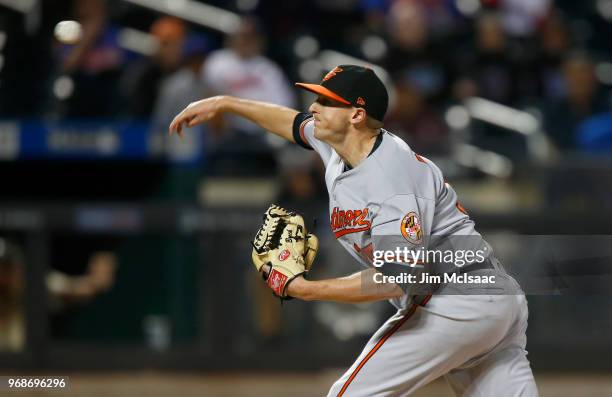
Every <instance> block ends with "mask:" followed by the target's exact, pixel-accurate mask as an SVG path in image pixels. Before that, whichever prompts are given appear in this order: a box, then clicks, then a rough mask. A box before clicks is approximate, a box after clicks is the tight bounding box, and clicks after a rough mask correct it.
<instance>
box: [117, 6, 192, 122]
mask: <svg viewBox="0 0 612 397" xmlns="http://www.w3.org/2000/svg"><path fill="white" fill-rule="evenodd" d="M151 34H152V35H153V36H154V37H155V38H156V39H157V42H158V47H157V51H156V52H155V54H154V55H153V56H151V57H147V58H143V59H141V60H139V61H137V62H136V63H135V64H133V65H132V66H130V67H129V68H128V69H127V71H126V73H125V74H124V76H123V78H122V81H121V87H122V90H123V95H124V97H125V98H126V101H127V113H128V115H129V116H130V117H134V118H149V117H150V116H151V115H152V113H153V108H154V106H155V101H156V100H157V98H158V95H159V90H160V86H161V84H162V81H163V80H164V78H165V77H167V76H169V75H170V74H172V73H174V72H175V71H176V70H177V69H178V68H179V67H180V66H181V62H182V55H183V48H184V42H185V37H186V34H187V27H186V25H185V23H184V22H183V21H181V20H180V19H177V18H173V17H161V18H159V19H157V20H156V21H155V22H154V23H153V25H152V26H151Z"/></svg>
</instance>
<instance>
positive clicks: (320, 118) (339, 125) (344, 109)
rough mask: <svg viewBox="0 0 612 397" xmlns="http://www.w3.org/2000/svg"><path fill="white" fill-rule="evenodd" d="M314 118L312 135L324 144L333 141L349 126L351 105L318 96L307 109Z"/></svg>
mask: <svg viewBox="0 0 612 397" xmlns="http://www.w3.org/2000/svg"><path fill="white" fill-rule="evenodd" d="M308 110H309V111H310V113H312V115H313V116H314V123H315V128H314V135H315V137H316V138H317V139H320V140H322V141H324V142H331V141H335V140H337V139H338V138H341V135H344V132H345V131H346V130H347V128H348V127H349V125H350V118H351V114H352V111H353V107H352V106H351V105H345V104H343V103H341V102H338V101H334V100H333V99H330V98H327V97H324V96H322V95H319V96H318V97H317V100H316V101H314V102H313V104H312V105H310V108H309V109H308Z"/></svg>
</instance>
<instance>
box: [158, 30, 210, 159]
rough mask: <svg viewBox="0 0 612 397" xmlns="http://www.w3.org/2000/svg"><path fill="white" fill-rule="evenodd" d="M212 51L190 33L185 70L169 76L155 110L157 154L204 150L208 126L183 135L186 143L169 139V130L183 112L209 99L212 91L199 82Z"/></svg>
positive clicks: (185, 45) (185, 47) (202, 38)
mask: <svg viewBox="0 0 612 397" xmlns="http://www.w3.org/2000/svg"><path fill="white" fill-rule="evenodd" d="M208 50H209V42H208V38H207V37H206V36H205V35H203V34H200V33H191V34H189V35H188V36H187V39H186V40H185V41H184V43H183V49H182V58H183V66H182V67H181V68H180V69H179V70H177V71H176V72H174V73H172V74H170V75H169V76H167V77H166V78H165V79H164V80H163V81H162V82H161V84H160V89H159V96H158V97H157V100H156V102H155V106H154V110H153V120H152V129H153V131H154V133H155V136H156V138H159V140H160V142H159V144H160V145H159V147H158V148H156V149H158V150H162V149H163V148H169V150H170V151H171V154H172V155H177V156H181V155H185V154H189V153H185V152H184V151H185V150H188V151H193V150H201V149H202V147H201V144H200V142H202V139H203V138H204V137H205V134H202V130H203V129H205V128H206V125H203V126H202V125H201V126H196V127H194V128H193V130H194V131H192V132H189V129H188V130H187V131H188V132H187V133H186V134H185V135H184V140H177V139H167V138H168V126H169V125H170V122H171V121H172V119H173V118H174V116H176V115H177V114H178V113H179V112H180V111H181V110H183V109H184V108H185V107H186V106H187V105H189V104H190V103H191V102H194V101H197V100H200V99H202V98H203V97H206V96H209V95H210V93H209V90H208V89H207V88H206V85H205V84H204V82H203V81H202V79H201V78H200V70H201V69H202V65H203V63H204V60H205V58H206V54H207V53H208Z"/></svg>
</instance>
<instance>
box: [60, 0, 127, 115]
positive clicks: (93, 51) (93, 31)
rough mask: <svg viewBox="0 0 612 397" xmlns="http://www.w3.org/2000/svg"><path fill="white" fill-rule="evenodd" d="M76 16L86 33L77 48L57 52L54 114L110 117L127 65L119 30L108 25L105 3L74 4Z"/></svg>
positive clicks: (96, 0)
mask: <svg viewBox="0 0 612 397" xmlns="http://www.w3.org/2000/svg"><path fill="white" fill-rule="evenodd" d="M73 14H74V17H75V19H76V20H77V21H79V22H80V23H81V26H82V32H83V33H82V37H81V39H80V41H79V42H78V43H77V44H74V45H59V47H58V49H57V56H58V61H59V65H58V73H59V75H58V77H57V78H56V80H55V81H54V82H53V95H54V97H55V100H54V102H55V104H56V105H55V107H56V109H55V112H57V113H58V115H60V116H63V117H99V116H111V115H113V114H114V111H115V110H116V108H115V107H116V95H117V82H118V77H119V73H120V70H121V68H122V66H123V61H124V53H123V51H122V50H121V49H120V48H119V46H118V44H117V37H118V28H117V27H116V26H115V25H112V24H110V23H109V22H108V10H107V7H106V2H105V1H104V0H75V2H74V7H73Z"/></svg>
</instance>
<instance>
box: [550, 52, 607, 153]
mask: <svg viewBox="0 0 612 397" xmlns="http://www.w3.org/2000/svg"><path fill="white" fill-rule="evenodd" d="M562 72H563V82H564V85H565V91H566V94H565V96H564V97H562V98H559V99H556V100H553V101H552V102H550V103H549V105H548V106H547V107H546V109H545V130H546V132H547V133H548V134H549V135H550V137H551V138H552V140H553V142H554V143H555V144H556V145H557V147H558V148H559V149H561V150H573V149H576V129H577V127H578V125H579V124H580V123H581V122H583V121H584V120H586V119H587V118H589V117H590V116H593V115H596V114H598V113H604V112H609V111H611V110H612V107H611V103H610V94H609V92H607V91H606V90H605V89H604V87H603V86H602V85H601V84H600V83H599V81H598V80H597V77H596V75H595V65H594V64H593V60H592V59H591V57H590V56H589V55H588V54H586V53H584V52H575V53H572V54H570V55H569V56H568V57H567V58H566V59H565V60H564V62H563V65H562Z"/></svg>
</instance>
